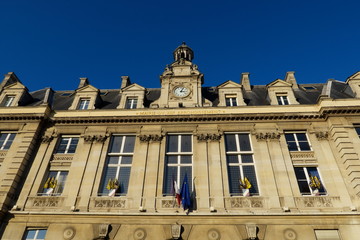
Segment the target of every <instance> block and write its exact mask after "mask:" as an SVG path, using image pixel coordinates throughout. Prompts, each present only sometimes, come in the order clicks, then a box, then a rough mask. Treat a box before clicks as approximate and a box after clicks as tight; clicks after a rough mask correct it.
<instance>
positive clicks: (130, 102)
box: [125, 97, 138, 109]
mask: <svg viewBox="0 0 360 240" xmlns="http://www.w3.org/2000/svg"><path fill="white" fill-rule="evenodd" d="M137 102H138V98H137V97H128V98H127V99H126V104H125V109H135V108H136V107H137Z"/></svg>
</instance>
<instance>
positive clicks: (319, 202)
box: [295, 196, 339, 208]
mask: <svg viewBox="0 0 360 240" xmlns="http://www.w3.org/2000/svg"><path fill="white" fill-rule="evenodd" d="M295 201H296V202H297V204H298V205H300V206H301V207H310V208H312V207H315V208H324V207H325V208H332V207H333V206H334V204H333V201H339V199H338V198H337V197H325V196H320V197H299V198H295Z"/></svg>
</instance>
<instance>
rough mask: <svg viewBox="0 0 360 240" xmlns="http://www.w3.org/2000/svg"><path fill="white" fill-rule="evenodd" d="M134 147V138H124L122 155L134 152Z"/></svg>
mask: <svg viewBox="0 0 360 240" xmlns="http://www.w3.org/2000/svg"><path fill="white" fill-rule="evenodd" d="M134 145H135V136H126V138H125V146H124V153H132V152H134Z"/></svg>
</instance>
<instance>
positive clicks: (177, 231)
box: [171, 224, 181, 239]
mask: <svg viewBox="0 0 360 240" xmlns="http://www.w3.org/2000/svg"><path fill="white" fill-rule="evenodd" d="M171 236H172V239H179V238H180V236H181V225H180V224H173V225H171Z"/></svg>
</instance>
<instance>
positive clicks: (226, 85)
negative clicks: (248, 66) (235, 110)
mask: <svg viewBox="0 0 360 240" xmlns="http://www.w3.org/2000/svg"><path fill="white" fill-rule="evenodd" d="M240 87H241V85H240V84H238V83H236V82H233V81H231V80H228V81H226V82H224V83H223V84H220V85H219V86H218V88H240Z"/></svg>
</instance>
